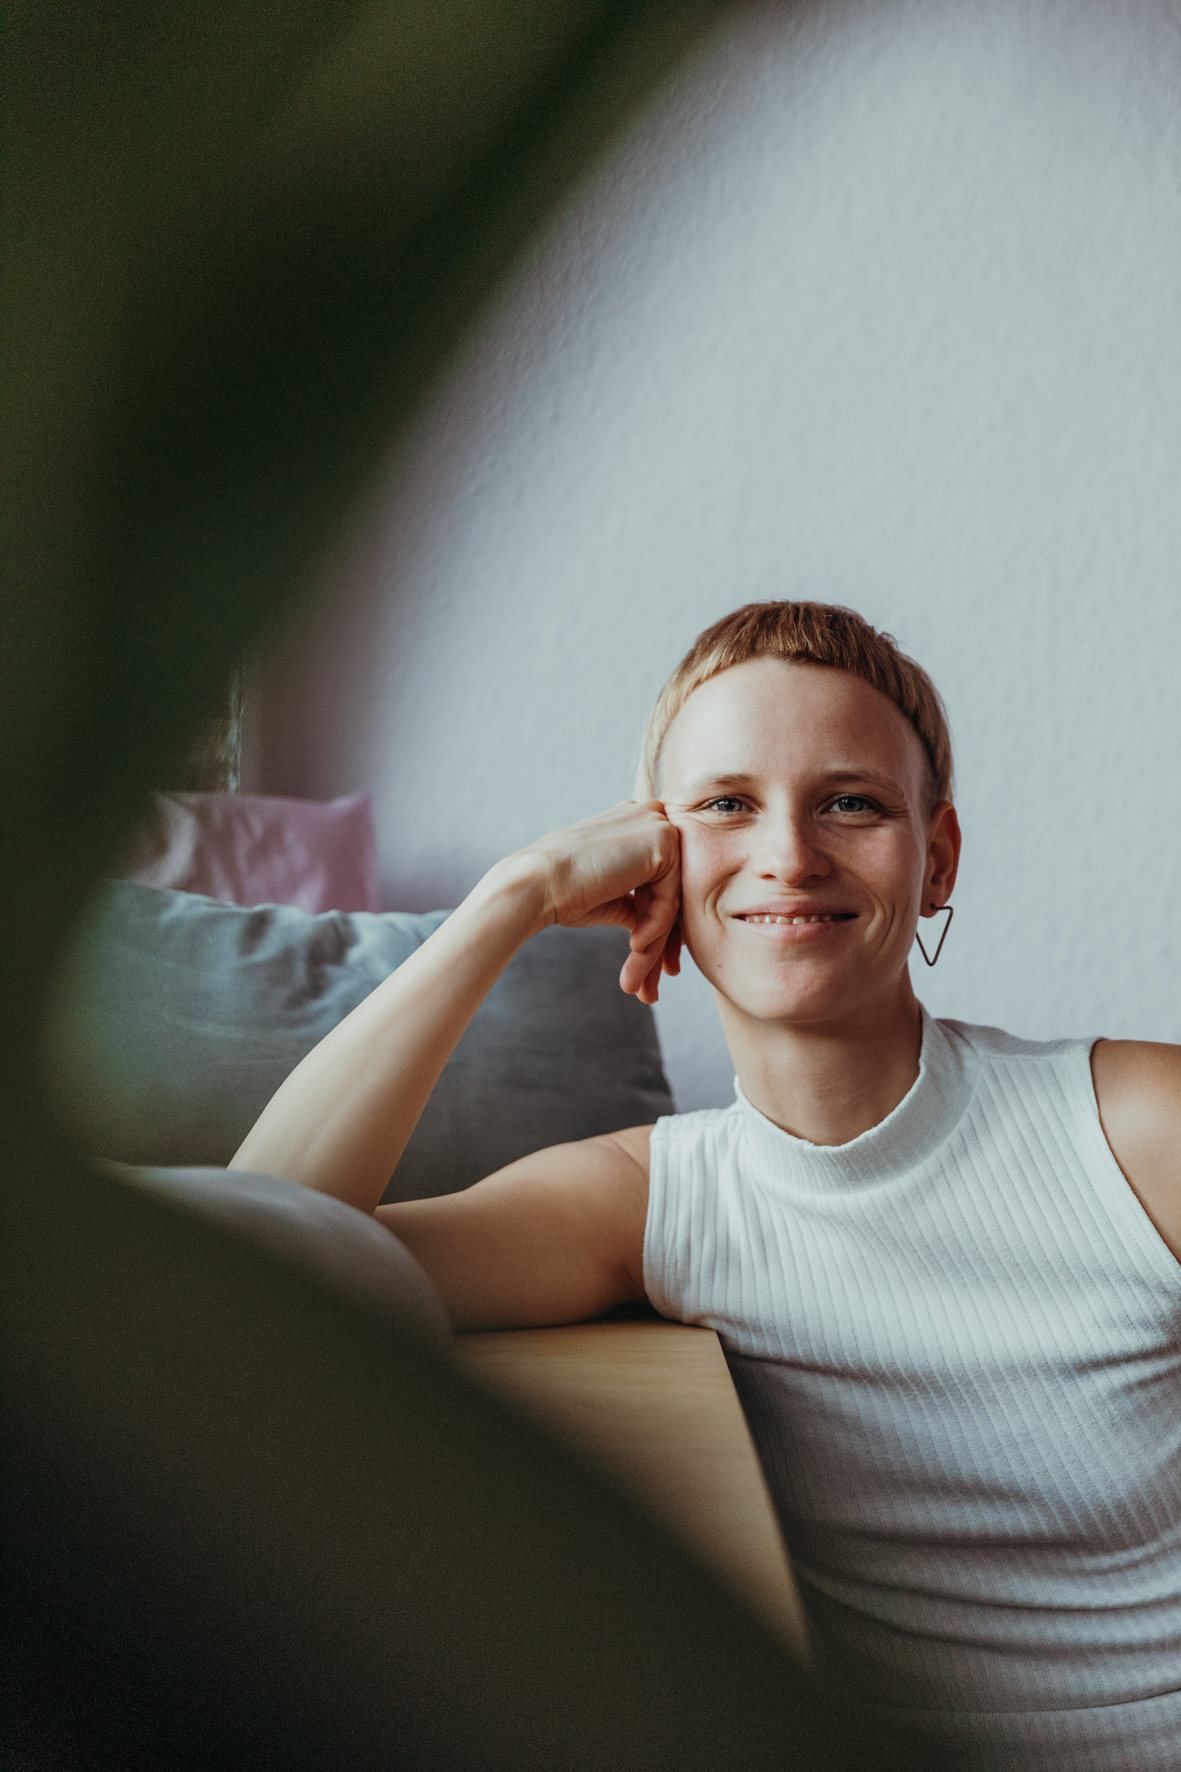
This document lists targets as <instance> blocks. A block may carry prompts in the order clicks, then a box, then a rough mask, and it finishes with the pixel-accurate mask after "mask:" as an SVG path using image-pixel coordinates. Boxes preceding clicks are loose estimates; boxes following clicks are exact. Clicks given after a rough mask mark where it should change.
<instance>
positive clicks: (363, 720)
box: [243, 0, 1181, 1108]
mask: <svg viewBox="0 0 1181 1772" xmlns="http://www.w3.org/2000/svg"><path fill="white" fill-rule="evenodd" d="M1179 321H1181V4H1178V3H1177V0H990V3H989V5H988V6H987V7H981V6H976V5H971V4H968V0H829V3H828V4H807V5H803V6H792V5H788V4H773V5H766V4H759V5H751V4H742V5H736V6H735V7H734V8H733V9H732V11H731V12H730V13H729V15H728V16H727V17H726V19H725V22H724V25H723V28H722V29H721V30H720V31H719V32H718V33H717V34H716V36H715V37H714V38H713V40H712V41H711V42H710V43H709V44H708V45H707V46H706V48H705V49H704V51H703V52H701V53H699V54H698V56H697V57H696V59H695V60H694V61H693V62H692V63H691V64H689V65H688V66H687V67H686V68H685V69H684V70H683V71H682V73H681V75H680V76H679V77H678V79H677V81H676V82H675V84H674V85H673V86H671V87H670V88H669V89H668V90H667V91H666V92H665V94H664V95H663V97H662V100H661V102H660V103H659V104H658V105H656V106H654V107H653V108H652V109H651V110H650V111H649V112H648V113H647V114H646V115H645V116H644V117H643V118H641V119H640V120H639V121H638V123H637V124H636V126H635V127H634V128H633V129H632V131H631V133H630V134H629V135H628V137H627V138H626V139H625V140H623V141H621V142H620V143H619V145H618V149H617V151H616V152H615V153H614V155H613V157H612V159H611V161H610V162H609V163H608V164H606V165H604V166H603V167H602V168H601V169H600V170H599V172H598V173H597V175H596V176H595V178H594V179H593V180H592V181H590V182H589V183H588V184H587V185H586V186H585V187H584V189H583V191H582V192H581V193H580V196H579V198H578V201H577V202H576V203H574V204H573V205H572V206H571V207H570V208H569V209H568V210H567V212H566V213H565V215H564V216H563V217H562V218H561V220H560V222H559V223H558V224H557V225H556V226H555V227H554V228H553V229H552V230H551V232H550V234H549V235H548V237H547V238H546V239H544V240H543V241H541V242H539V244H538V246H537V248H536V250H535V252H534V254H533V256H532V259H531V261H530V263H529V264H528V265H527V266H526V267H525V268H524V270H523V271H522V273H521V275H520V276H519V277H518V279H517V280H516V282H515V283H514V285H513V287H512V288H511V289H510V290H508V291H507V292H506V294H505V297H504V299H503V300H502V302H501V303H500V304H499V306H498V308H497V310H496V311H495V312H494V313H493V314H492V315H490V317H489V319H488V322H487V324H486V325H485V327H484V329H483V331H482V332H481V334H480V336H479V337H478V338H477V339H475V340H474V341H473V343H472V345H471V348H470V349H469V351H468V352H467V354H466V355H465V357H464V359H463V361H462V362H460V363H458V364H457V365H456V367H455V370H454V373H453V375H452V378H451V380H450V383H449V385H448V386H447V387H446V388H445V389H444V390H443V392H442V393H441V395H440V397H439V398H438V400H437V401H436V403H435V405H434V407H433V408H432V410H431V411H430V412H429V413H428V414H427V415H426V417H425V418H424V421H423V423H422V425H421V427H420V430H419V433H418V436H417V438H416V440H415V444H414V447H413V448H412V449H411V450H410V451H408V452H407V453H406V454H404V456H403V458H402V460H401V461H400V462H398V463H396V464H393V465H392V466H391V468H390V470H389V472H388V474H387V475H386V476H385V479H384V481H383V482H382V483H381V484H379V485H377V486H376V487H375V489H374V494H373V498H372V501H371V504H370V507H369V510H368V514H367V515H366V516H364V517H361V518H358V521H357V523H356V525H355V527H354V530H353V533H352V534H351V535H350V536H349V537H348V538H346V539H344V540H342V542H341V545H340V547H339V549H338V550H337V552H336V553H335V555H334V557H333V558H332V559H331V560H330V561H326V562H324V563H323V564H322V566H321V567H320V568H319V569H318V574H317V579H318V586H317V588H318V591H319V601H318V603H317V604H316V605H315V606H313V607H312V608H311V609H310V610H309V612H308V614H307V615H306V616H305V617H304V619H303V621H302V623H301V624H300V626H299V628H298V630H294V629H293V630H292V631H290V632H289V633H287V634H286V635H284V636H283V637H282V638H281V639H280V640H279V641H277V642H276V643H275V645H274V646H273V647H272V649H271V651H270V652H269V654H268V655H267V656H266V658H265V659H264V660H263V661H262V663H261V665H260V667H259V669H258V672H257V686H256V690H255V695H254V702H253V707H252V710H251V720H252V731H251V736H250V741H249V746H248V754H247V760H246V775H245V777H244V780H243V787H244V788H250V789H253V790H255V791H264V792H268V791H269V792H283V793H296V794H308V795H314V796H324V797H327V796H329V795H332V794H337V793H341V792H345V791H348V790H351V789H354V788H359V787H368V788H370V789H371V790H372V792H373V795H374V801H375V810H376V814H377V819H378V826H379V840H380V850H381V865H382V877H383V891H384V896H385V900H386V902H387V903H388V904H390V905H391V906H395V907H398V908H403V909H423V908H430V907H434V906H438V905H444V904H451V903H454V902H455V901H456V899H457V898H459V897H460V896H462V894H463V892H464V891H465V890H466V889H467V888H468V887H469V886H470V885H471V884H472V883H473V882H474V880H475V879H476V878H477V877H478V875H479V874H480V872H481V871H482V870H483V868H485V867H486V866H487V865H488V864H489V863H490V862H491V861H493V860H494V859H495V858H496V857H497V856H498V855H500V854H502V853H504V852H506V851H507V850H510V849H512V848H515V847H517V846H518V845H519V844H521V843H523V842H526V841H527V840H528V839H529V838H530V837H532V836H534V835H536V834H538V833H539V832H540V831H542V830H545V829H550V828H553V827H554V826H555V825H558V824H560V823H565V822H568V821H570V820H573V819H576V818H579V817H582V816H585V815H587V814H589V813H591V812H594V811H597V810H599V809H600V808H601V807H602V806H604V805H606V804H610V803H612V802H613V801H615V800H618V799H622V798H625V797H626V796H627V795H628V794H629V793H630V791H631V778H632V772H633V768H634V764H635V759H636V754H637V748H638V735H639V730H640V727H641V725H642V722H643V719H644V717H645V714H646V711H647V708H648V705H649V703H650V701H651V699H652V697H653V695H654V694H655V692H656V690H657V689H658V688H659V686H660V683H661V682H662V681H663V679H664V677H665V676H666V675H667V673H668V671H669V670H670V669H671V668H672V666H673V665H674V664H675V662H676V660H677V659H678V657H679V656H680V654H681V653H682V652H683V651H684V649H685V647H686V646H687V644H688V643H689V641H690V640H691V639H692V638H693V636H694V634H696V633H697V632H698V631H699V630H700V629H701V628H702V627H703V626H704V625H705V624H706V623H707V622H709V621H712V620H714V619H715V618H716V617H717V616H718V615H720V614H722V613H723V612H724V611H726V610H727V609H729V608H732V607H734V606H735V605H736V604H738V603H740V602H745V601H749V600H750V599H752V598H759V597H771V596H809V597H817V598H822V599H825V600H830V601H836V602H844V603H850V604H853V605H854V606H855V607H857V608H858V609H860V610H861V611H862V612H863V613H864V614H865V615H867V616H868V617H869V618H870V619H871V620H872V621H874V622H875V623H877V624H879V625H882V626H885V627H886V628H888V629H889V630H890V631H891V632H892V633H894V634H895V635H896V636H897V638H898V639H899V641H900V642H901V643H902V645H903V646H904V647H905V648H906V649H907V650H908V651H911V652H913V653H914V654H915V655H916V656H917V657H918V658H919V659H921V660H922V662H923V663H924V664H926V665H927V667H928V669H929V670H930V671H931V672H932V674H933V676H934V677H935V680H936V682H937V683H938V684H939V685H940V687H941V689H942V691H943V693H944V696H945V699H946V701H947V703H948V706H949V710H950V713H951V719H952V725H953V732H954V736H955V739H956V741H957V755H958V782H959V791H958V800H959V804H960V810H961V817H962V820H963V823H964V826H965V830H966V843H965V854H964V865H963V870H962V873H961V881H960V885H959V888H958V890H957V893H956V900H955V902H956V909H957V916H956V922H955V927H954V929H953V930H952V932H951V936H950V938H949V941H948V944H947V947H946V949H945V951H944V956H943V958H942V959H941V961H940V963H939V967H938V970H937V971H936V972H934V973H931V974H928V973H927V971H926V968H925V967H924V966H923V965H922V963H921V961H918V960H917V957H916V962H915V971H916V984H917V986H918V988H919V991H920V994H921V995H922V996H923V998H924V1000H925V1001H926V1002H927V1004H928V1006H929V1007H930V1008H931V1009H932V1010H933V1011H934V1012H935V1013H937V1014H943V1015H953V1016H958V1017H960V1018H961V1019H964V1020H971V1021H985V1022H992V1023H997V1024H1000V1025H1002V1026H1005V1027H1008V1028H1009V1029H1011V1030H1012V1031H1013V1032H1016V1033H1022V1034H1026V1035H1029V1036H1031V1037H1049V1036H1052V1035H1055V1034H1076V1033H1086V1032H1090V1031H1102V1032H1108V1033H1112V1034H1135V1035H1140V1036H1143V1037H1148V1038H1156V1039H1169V1040H1181V933H1179V904H1181V735H1179V734H1181V696H1179V695H1178V688H1177V676H1178V660H1179V659H1181V598H1179V595H1178V590H1179V573H1178V568H1179V566H1181V498H1179V496H1178V470H1179V468H1181V325H1179ZM659 1013H660V1027H661V1037H662V1041H663V1044H664V1048H665V1054H666V1061H667V1063H668V1067H669V1071H670V1075H671V1077H672V1080H673V1085H674V1089H675V1091H676V1093H677V1099H678V1103H679V1105H680V1106H681V1107H684V1108H687V1107H692V1106H698V1105H711V1104H714V1103H717V1102H721V1101H724V1100H726V1099H728V1098H729V1095H730V1072H729V1068H728V1063H727V1059H726V1055H725V1050H724V1047H723V1046H722V1043H721V1040H720V1036H719V1034H718V1033H717V1031H716V1027H715V1023H714V1017H713V1008H712V1000H711V997H710V993H709V991H708V988H707V987H706V986H705V984H704V982H703V981H702V980H701V978H700V976H699V975H694V974H690V975H689V976H687V977H685V978H684V979H682V980H681V981H678V982H677V983H674V984H673V985H672V986H670V987H666V1001H665V1002H663V1003H662V1005H661V1009H660V1012H659Z"/></svg>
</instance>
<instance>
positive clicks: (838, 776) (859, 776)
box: [678, 769, 906, 799]
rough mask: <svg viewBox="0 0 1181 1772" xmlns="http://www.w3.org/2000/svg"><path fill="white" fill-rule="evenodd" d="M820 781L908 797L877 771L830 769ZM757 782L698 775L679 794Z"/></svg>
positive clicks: (741, 777) (746, 777)
mask: <svg viewBox="0 0 1181 1772" xmlns="http://www.w3.org/2000/svg"><path fill="white" fill-rule="evenodd" d="M820 779H821V780H822V781H825V782H827V783H828V784H829V785H830V786H831V787H840V786H841V785H842V784H843V783H846V782H854V783H855V782H870V783H872V784H873V785H874V786H875V787H879V788H882V789H884V790H885V792H886V793H888V794H895V795H897V797H898V798H899V799H905V797H906V796H905V794H904V793H903V791H902V789H901V788H900V787H899V786H898V783H897V782H896V781H891V779H890V777H889V776H888V775H881V774H879V772H878V771H877V770H876V769H829V770H827V771H826V772H825V774H824V775H822V776H821V778H820ZM755 780H756V777H755V776H753V775H743V774H738V775H698V776H695V777H694V778H693V780H692V781H687V782H684V783H683V784H682V785H681V787H680V788H679V789H678V792H679V793H680V794H681V795H683V796H687V797H689V798H692V797H693V795H695V794H699V793H701V792H703V791H704V789H706V788H740V787H750V786H751V784H752V783H753V782H754V781H755Z"/></svg>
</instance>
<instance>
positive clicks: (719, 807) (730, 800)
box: [706, 794, 746, 812]
mask: <svg viewBox="0 0 1181 1772" xmlns="http://www.w3.org/2000/svg"><path fill="white" fill-rule="evenodd" d="M706 810H707V811H708V812H745V811H746V802H745V800H738V799H735V797H734V795H733V794H724V795H723V796H722V798H721V799H720V800H711V801H710V802H709V804H708V806H707V808H706Z"/></svg>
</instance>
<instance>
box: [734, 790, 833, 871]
mask: <svg viewBox="0 0 1181 1772" xmlns="http://www.w3.org/2000/svg"><path fill="white" fill-rule="evenodd" d="M751 863H752V865H753V867H754V870H755V872H756V873H757V874H758V876H759V878H760V879H763V880H777V881H779V882H780V883H781V884H782V885H784V886H807V885H810V884H811V883H812V882H813V881H815V880H824V879H827V878H828V876H829V875H830V874H831V873H832V862H831V861H830V860H829V858H828V856H827V855H826V854H825V853H824V849H823V846H822V838H821V832H819V831H818V830H817V829H816V826H815V825H814V823H813V822H812V820H811V819H810V818H809V817H808V815H807V813H806V812H804V811H803V810H800V809H796V808H792V807H785V808H783V809H782V810H780V811H777V812H775V813H772V814H770V815H769V816H765V817H763V818H761V819H760V820H759V825H758V837H757V840H756V842H755V845H754V848H753V851H752V854H751Z"/></svg>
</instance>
